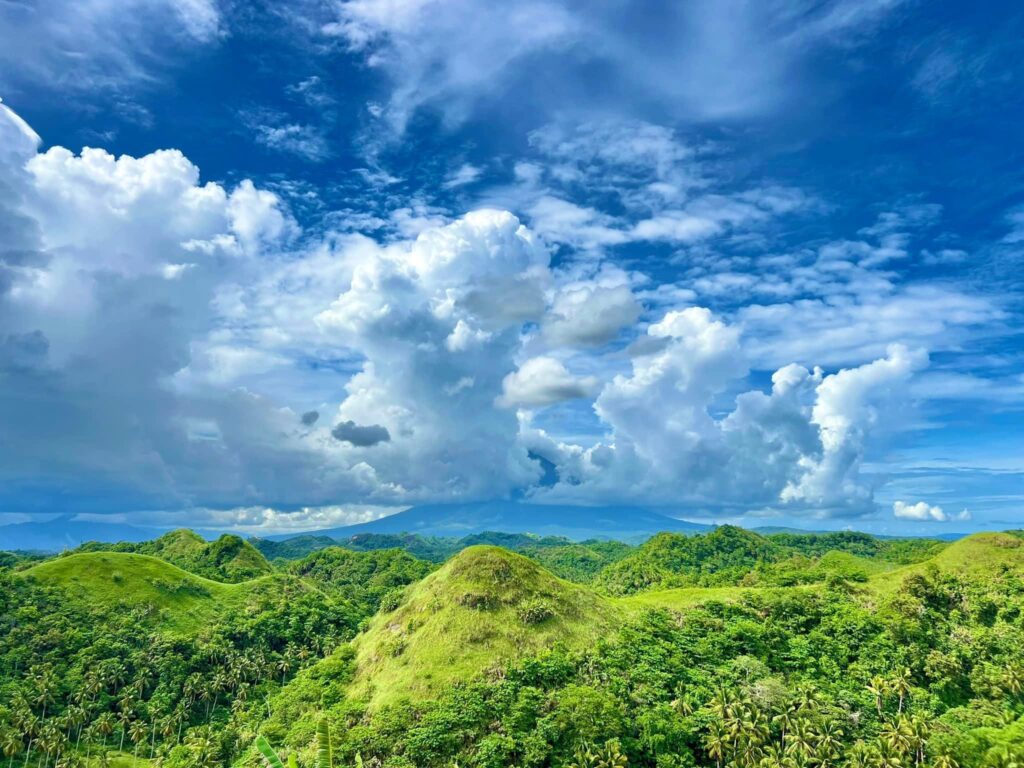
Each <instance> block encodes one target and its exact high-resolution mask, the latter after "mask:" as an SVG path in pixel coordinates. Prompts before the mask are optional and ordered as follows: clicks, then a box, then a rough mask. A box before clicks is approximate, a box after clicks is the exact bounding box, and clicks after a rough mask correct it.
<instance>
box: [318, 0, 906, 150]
mask: <svg viewBox="0 0 1024 768" xmlns="http://www.w3.org/2000/svg"><path fill="white" fill-rule="evenodd" d="M898 4H899V3H898V2H895V0H894V1H892V2H878V3H872V4H870V7H868V6H866V5H865V4H862V3H851V2H847V0H833V1H832V2H826V3H821V4H818V5H816V6H815V7H814V8H807V7H804V6H799V7H798V8H793V7H790V6H787V7H785V8H782V7H778V5H777V4H775V3H760V4H759V3H749V2H745V1H744V0H732V1H730V2H727V3H725V4H723V3H722V2H711V0H699V1H698V2H691V3H686V4H682V5H673V4H666V5H661V6H658V7H653V8H652V7H645V8H643V9H642V11H643V12H642V13H641V12H639V11H638V8H637V6H636V5H635V4H631V3H625V4H611V5H606V6H595V5H592V4H590V5H587V4H582V5H581V4H578V3H575V2H569V1H567V0H518V1H517V2H510V3H504V4H501V5H500V6H495V5H494V4H493V3H486V2H482V0H456V1H454V2H440V0H402V1H401V2H396V1H395V0H348V1H347V2H343V3H340V4H339V5H338V17H337V19H336V20H335V21H333V22H331V23H329V24H327V25H325V26H324V27H323V32H324V33H325V34H327V35H330V36H335V37H339V38H341V39H343V40H344V41H345V42H346V43H347V45H348V47H349V48H350V50H352V51H354V52H358V53H361V54H362V55H363V56H364V57H365V61H366V63H367V64H368V65H369V66H371V67H374V68H378V69H380V70H382V71H383V72H384V73H385V74H386V75H387V77H388V78H389V79H390V82H391V84H392V90H391V94H390V98H389V100H388V102H387V105H386V107H385V108H384V109H383V114H384V115H385V117H386V118H387V119H388V120H389V122H390V124H391V125H392V126H393V127H394V128H395V129H397V130H398V131H399V132H400V131H401V130H403V129H404V126H405V125H406V123H407V122H408V120H409V119H410V117H411V116H412V114H413V113H415V111H416V110H417V109H419V108H420V107H425V106H426V107H432V108H435V109H438V110H441V111H442V112H443V114H444V115H445V117H446V119H447V120H448V122H450V123H453V122H458V121H461V120H463V119H465V118H466V117H468V116H469V115H470V114H472V113H473V111H474V110H477V109H479V108H481V107H486V106H488V105H489V104H490V103H491V102H493V100H494V95H495V94H501V96H502V99H503V100H504V101H505V103H516V104H518V105H519V108H518V109H517V112H518V113H520V114H524V115H529V116H531V117H533V116H535V115H538V114H539V115H541V117H542V119H544V118H545V117H548V116H550V115H552V114H562V115H565V114H567V113H568V114H571V113H573V112H576V113H577V114H586V113H590V114H593V113H599V112H602V111H607V110H608V109H609V108H617V109H620V110H621V109H622V108H623V105H624V104H625V105H628V107H632V108H636V109H641V110H643V109H645V108H649V106H650V105H651V104H659V105H661V106H662V107H663V108H668V109H671V110H673V111H674V113H675V115H674V116H675V117H678V118H679V119H683V120H709V119H710V120H729V119H733V118H738V117H747V116H751V115H761V114H764V113H768V112H771V111H773V110H776V109H778V108H780V107H781V106H782V105H785V104H789V103H792V99H793V97H794V95H795V94H796V93H797V92H799V88H798V84H799V83H801V82H802V81H803V79H804V72H805V70H804V63H805V60H806V59H807V58H808V54H810V53H811V52H812V51H814V50H816V49H819V48H821V47H823V46H828V45H833V44H842V45H845V46H850V45H854V44H855V43H856V42H857V41H858V39H859V38H858V34H857V33H858V32H861V31H864V30H870V29H872V28H874V27H875V26H876V25H877V24H878V23H879V22H880V20H882V19H884V18H885V17H886V15H887V14H888V13H889V12H891V10H892V9H893V8H895V7H896V6H897V5H898ZM641 19H642V22H641V21H640V20H641ZM580 51H586V53H587V55H586V56H583V57H581V56H580V55H579V52H580ZM595 70H597V71H599V72H600V73H601V78H602V80H601V87H600V89H594V88H591V87H581V84H583V85H588V86H589V84H590V80H592V79H593V77H594V74H593V73H594V71H595ZM538 82H542V83H544V87H543V88H537V87H536V83H538ZM583 93H585V94H586V97H585V98H582V97H581V96H580V94H583Z"/></svg>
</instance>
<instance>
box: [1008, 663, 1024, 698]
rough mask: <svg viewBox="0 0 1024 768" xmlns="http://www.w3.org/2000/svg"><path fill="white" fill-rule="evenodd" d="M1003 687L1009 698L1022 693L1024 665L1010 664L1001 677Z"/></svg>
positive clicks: (1023, 690)
mask: <svg viewBox="0 0 1024 768" xmlns="http://www.w3.org/2000/svg"><path fill="white" fill-rule="evenodd" d="M1003 687H1004V688H1005V689H1006V691H1007V693H1009V694H1010V695H1011V696H1015V697H1016V696H1020V695H1021V693H1024V664H1011V665H1010V666H1008V667H1007V668H1006V673H1005V674H1004V675H1003Z"/></svg>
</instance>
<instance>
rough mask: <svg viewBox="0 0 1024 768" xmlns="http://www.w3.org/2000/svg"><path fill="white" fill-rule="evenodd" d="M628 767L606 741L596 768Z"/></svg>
mask: <svg viewBox="0 0 1024 768" xmlns="http://www.w3.org/2000/svg"><path fill="white" fill-rule="evenodd" d="M360 762H362V760H360ZM628 765H629V760H627V759H626V756H625V755H624V754H622V751H621V750H620V749H619V742H618V741H617V740H616V739H611V740H609V741H606V742H605V743H604V747H602V748H601V749H600V750H599V751H598V753H597V768H627V766H628Z"/></svg>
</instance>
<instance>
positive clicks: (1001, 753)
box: [985, 746, 1024, 768]
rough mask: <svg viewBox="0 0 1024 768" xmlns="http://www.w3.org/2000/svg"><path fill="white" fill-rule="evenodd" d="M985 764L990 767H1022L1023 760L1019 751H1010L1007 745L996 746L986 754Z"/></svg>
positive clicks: (1023, 764)
mask: <svg viewBox="0 0 1024 768" xmlns="http://www.w3.org/2000/svg"><path fill="white" fill-rule="evenodd" d="M985 765H986V766H991V768H1022V766H1024V760H1022V759H1021V755H1020V753H1019V752H1016V751H1015V750H1014V751H1011V750H1010V748H1009V747H1006V746H1004V747H997V748H996V749H995V750H994V751H992V752H990V753H989V754H988V755H986V758H985Z"/></svg>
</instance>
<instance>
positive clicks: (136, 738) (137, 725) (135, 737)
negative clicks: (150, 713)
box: [128, 720, 146, 765]
mask: <svg viewBox="0 0 1024 768" xmlns="http://www.w3.org/2000/svg"><path fill="white" fill-rule="evenodd" d="M128 736H129V738H131V740H132V744H134V745H135V749H134V751H133V752H132V765H136V764H138V762H139V744H141V743H142V742H143V741H145V740H146V724H145V723H144V722H142V721H141V720H136V721H135V722H134V723H132V724H131V727H130V728H129V729H128Z"/></svg>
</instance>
